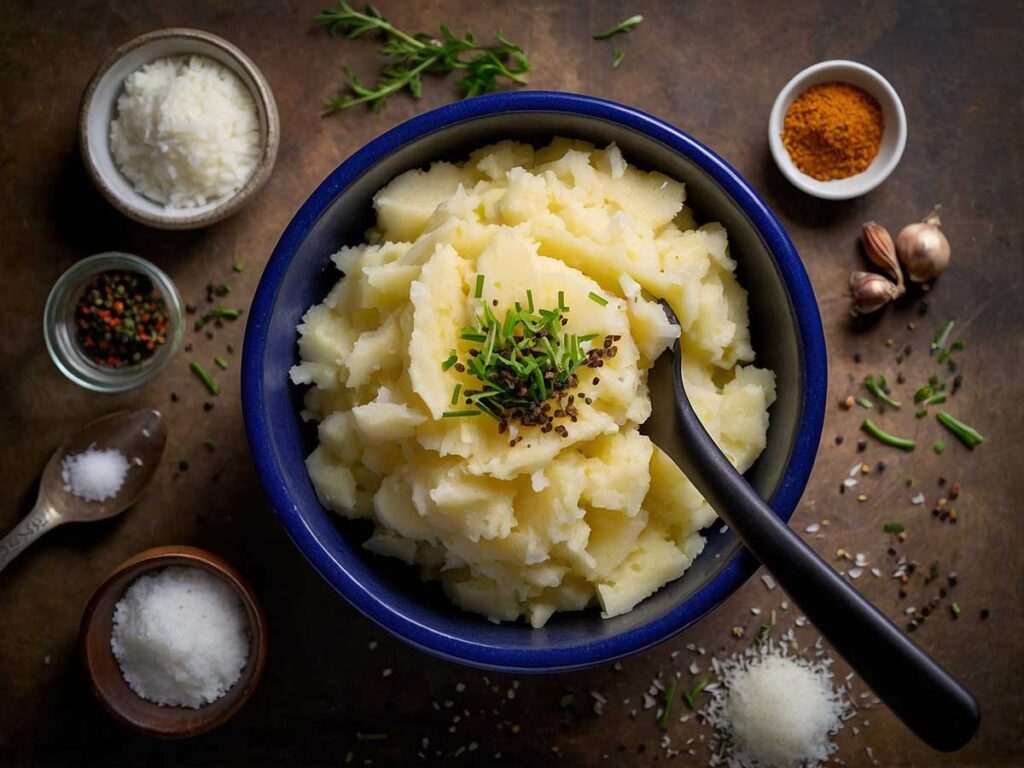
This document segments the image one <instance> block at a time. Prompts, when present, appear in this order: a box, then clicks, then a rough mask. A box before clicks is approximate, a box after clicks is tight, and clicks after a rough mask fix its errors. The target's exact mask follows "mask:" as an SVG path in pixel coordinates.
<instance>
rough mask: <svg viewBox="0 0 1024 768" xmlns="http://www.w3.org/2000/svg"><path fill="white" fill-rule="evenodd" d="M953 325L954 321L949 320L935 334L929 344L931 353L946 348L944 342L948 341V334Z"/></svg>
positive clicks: (951, 330)
mask: <svg viewBox="0 0 1024 768" xmlns="http://www.w3.org/2000/svg"><path fill="white" fill-rule="evenodd" d="M953 325H954V321H953V320H950V321H949V322H948V323H946V324H945V325H944V326H942V328H940V329H939V332H938V333H937V334H935V338H934V339H932V344H931V349H932V352H936V351H938V350H940V349H942V348H944V347H945V346H946V342H947V341H949V334H951V333H952V332H953Z"/></svg>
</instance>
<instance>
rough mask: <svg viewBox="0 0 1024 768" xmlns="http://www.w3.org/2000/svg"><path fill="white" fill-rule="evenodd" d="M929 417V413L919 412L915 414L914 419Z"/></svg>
mask: <svg viewBox="0 0 1024 768" xmlns="http://www.w3.org/2000/svg"><path fill="white" fill-rule="evenodd" d="M927 415H928V411H918V412H917V413H915V414H914V418H915V419H923V418H924V417H925V416H927Z"/></svg>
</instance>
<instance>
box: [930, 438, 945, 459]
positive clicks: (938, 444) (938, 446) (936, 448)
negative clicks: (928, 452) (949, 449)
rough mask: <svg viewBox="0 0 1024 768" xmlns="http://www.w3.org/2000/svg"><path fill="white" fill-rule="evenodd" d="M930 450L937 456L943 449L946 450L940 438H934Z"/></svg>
mask: <svg viewBox="0 0 1024 768" xmlns="http://www.w3.org/2000/svg"><path fill="white" fill-rule="evenodd" d="M932 450H933V451H935V455H936V456H937V455H939V454H941V453H942V452H943V451H944V450H946V444H945V443H944V442H942V441H941V440H936V441H935V442H934V443H933V444H932Z"/></svg>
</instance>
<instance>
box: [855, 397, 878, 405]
mask: <svg viewBox="0 0 1024 768" xmlns="http://www.w3.org/2000/svg"><path fill="white" fill-rule="evenodd" d="M855 402H856V403H857V405H859V406H860V407H861V408H874V407H875V405H874V403H872V402H871V401H870V400H868V399H867V398H866V397H858V398H856V401H855Z"/></svg>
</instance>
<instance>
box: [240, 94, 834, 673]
mask: <svg viewBox="0 0 1024 768" xmlns="http://www.w3.org/2000/svg"><path fill="white" fill-rule="evenodd" d="M554 136H567V137H574V138H582V139H586V140H589V141H592V142H595V143H597V144H598V145H605V144H607V143H609V142H612V141H614V142H616V143H617V144H618V146H619V147H620V148H621V149H622V151H623V153H624V155H625V156H626V158H627V159H628V160H629V161H630V162H631V163H634V164H636V165H637V166H639V167H640V168H644V169H650V170H658V171H661V172H663V173H665V174H668V175H669V176H672V177H674V178H677V179H681V180H683V181H685V182H686V185H687V202H688V203H689V204H690V205H692V206H693V207H694V209H695V211H696V212H697V215H698V219H699V220H702V221H720V222H722V223H723V224H724V225H725V227H726V229H727V230H728V232H729V236H730V242H731V253H732V255H733V257H734V258H735V259H736V260H737V262H738V265H739V266H738V268H737V272H738V275H739V279H740V282H741V283H742V284H743V286H745V287H746V288H747V289H748V291H749V293H750V314H751V327H752V330H753V343H754V348H755V349H756V350H757V354H758V362H759V363H760V364H761V365H765V366H768V367H769V368H772V369H774V370H775V372H776V374H777V376H778V391H779V397H778V400H777V401H776V403H775V404H774V405H773V406H772V410H771V427H770V429H769V432H768V445H767V449H766V450H765V452H764V454H763V455H762V456H761V458H760V459H759V460H758V462H757V464H756V465H755V466H754V467H752V468H751V469H750V471H749V472H748V473H747V477H748V478H749V480H750V481H751V482H752V483H753V485H754V487H755V488H756V489H757V490H758V491H759V492H760V493H761V494H762V495H763V496H764V497H765V498H767V499H770V500H771V503H772V506H773V508H774V509H775V511H776V512H777V513H778V515H779V516H780V517H781V518H783V519H784V520H785V519H788V518H789V516H790V515H791V514H792V512H793V508H794V507H795V505H796V503H797V500H798V499H799V498H800V494H801V492H802V491H803V488H804V484H805V483H806V482H807V478H808V475H809V474H810V471H811V465H812V463H813V461H814V455H815V452H816V450H817V447H818V439H819V436H820V433H821V424H822V419H823V416H824V403H825V390H826V364H825V345H824V340H823V335H822V328H821V320H820V317H819V314H818V308H817V305H816V303H815V300H814V294H813V293H812V290H811V286H810V283H809V282H808V279H807V275H806V273H805V272H804V269H803V266H802V265H801V263H800V258H799V257H798V255H797V253H796V250H795V249H794V248H793V244H792V243H791V242H790V240H789V238H788V237H787V235H786V233H785V231H784V230H783V229H782V226H781V225H780V224H779V222H778V220H777V219H776V218H775V216H774V215H773V214H772V213H771V211H770V210H768V207H767V206H766V205H765V203H764V202H763V201H762V200H761V198H760V197H758V195H757V194H756V193H755V192H754V191H753V190H752V189H751V188H750V186H749V185H748V184H747V183H746V182H745V181H744V180H743V179H742V178H741V177H740V176H739V174H737V173H736V171H734V170H733V169H732V168H731V167H729V165H728V164H726V163H725V161H723V160H722V159H721V158H720V157H718V156H717V155H716V154H714V153H713V152H712V151H711V150H709V149H708V148H707V147H705V146H703V145H702V144H700V143H699V142H697V141H696V140H695V139H693V138H691V137H690V136H687V135H686V134H685V133H683V132H682V131H680V130H679V129H677V128H675V127H673V126H671V125H669V124H667V123H665V122H663V121H661V120H658V119H656V118H654V117H651V116H650V115H647V114H644V113H643V112H640V111H638V110H636V109H632V108H630V107H626V106H622V105H620V104H615V103H612V102H608V101H603V100H600V99H595V98H591V97H588V96H579V95H573V94H564V93H550V92H514V93H503V94H495V95H488V96H482V97H478V98H475V99H470V100H467V101H462V102H458V103H455V104H450V105H448V106H445V107H442V108H440V109H437V110H434V111H433V112H428V113H426V114H424V115H420V116H418V117H415V118H413V119H412V120H409V121H408V122H406V123H403V124H401V125H399V126H398V127H397V128H394V129H392V130H390V131H388V132H387V133H385V134H384V135H382V136H380V137H379V138H377V139H375V140H374V141H372V142H370V143H369V144H367V145H366V146H365V147H363V148H362V149H360V150H359V151H358V152H356V153H355V154H354V155H352V156H351V157H350V158H349V159H348V160H346V161H345V162H344V163H343V164H342V165H340V166H339V167H338V168H337V169H336V170H335V171H334V172H333V173H331V174H330V175H329V176H328V177H327V179H326V180H325V181H324V182H323V183H322V184H321V185H320V187H319V188H318V189H317V190H316V191H315V192H313V194H312V196H311V197H310V198H309V199H308V200H307V201H306V203H305V204H304V205H303V206H302V207H301V208H300V209H299V211H298V213H297V214H296V215H295V217H294V219H292V221H291V223H290V224H289V225H288V227H287V229H286V230H285V232H284V234H283V235H282V236H281V239H280V241H279V242H278V244H277V247H276V249H275V250H274V253H273V255H272V256H271V258H270V260H269V262H268V263H267V266H266V269H265V271H264V274H263V277H262V279H261V281H260V285H259V288H258V290H257V292H256V296H255V299H254V301H253V304H252V308H251V310H250V314H249V321H248V327H247V330H246V337H245V350H244V361H243V372H242V390H243V392H242V396H243V409H244V415H245V422H246V429H247V432H248V437H249V443H250V446H251V449H252V453H253V456H254V458H255V462H256V466H257V468H258V470H259V475H260V478H261V480H262V482H263V485H264V488H265V489H266V491H267V493H268V495H269V496H270V500H271V502H272V503H273V506H274V508H275V509H276V511H277V514H278V516H279V518H280V520H281V522H282V523H283V524H284V526H285V528H286V529H287V531H288V533H289V534H290V535H291V537H292V539H293V540H294V541H295V543H296V545H297V546H298V547H299V549H300V550H302V552H303V553H304V554H305V556H306V557H307V558H308V559H309V561H310V562H311V563H312V565H313V566H314V567H315V568H316V569H317V570H318V571H319V572H320V573H321V575H323V577H324V578H326V579H327V581H329V582H330V583H331V584H332V585H333V586H334V587H335V588H336V589H337V590H338V591H339V592H340V593H341V594H342V595H344V596H345V597H346V598H347V599H348V600H349V601H350V602H351V603H352V604H353V605H354V606H355V607H356V608H358V609H359V610H360V611H362V612H363V613H364V614H366V615H367V616H368V617H370V618H371V619H372V620H373V621H375V622H377V623H378V624H380V625H381V626H382V627H384V628H385V629H386V630H388V631H390V632H392V633H393V634H395V635H396V636H398V637H400V638H402V639H403V640H405V641H407V642H408V643H410V644H412V645H414V646H416V647H419V648H421V649H423V650H426V651H429V652H430V653H433V654H436V655H438V656H441V657H444V658H447V659H451V660H454V661H458V662H462V663H466V664H471V665H475V666H479V667H485V668H492V669H500V670H508V671H522V672H542V671H550V670H565V669H573V668H581V667H587V666H590V665H593V664H597V663H601V662H606V661H610V660H612V659H616V658H619V657H622V656H625V655H627V654H630V653H633V652H636V651H639V650H641V649H644V648H647V647H649V646H652V645H654V644H656V643H659V642H661V641H663V640H665V639H666V638H668V637H671V636H672V635H674V634H675V633H677V632H679V631H681V630H683V629H685V628H686V627H688V626H689V625H691V624H692V623H694V622H695V621H697V620H698V619H700V618H701V617H702V616H704V615H705V614H706V613H708V612H709V611H710V610H712V609H713V608H715V607H716V606H717V605H719V604H720V603H721V602H722V601H723V600H725V598H726V597H728V595H729V594H731V593H732V592H733V591H734V590H735V589H736V588H737V587H739V586H740V585H741V584H742V583H743V582H744V581H745V580H746V579H747V578H748V577H749V576H750V575H751V574H752V573H753V572H754V570H755V568H756V564H755V562H754V561H753V559H752V558H751V557H750V556H749V555H747V554H746V553H744V552H743V550H742V548H741V547H740V545H739V543H738V542H737V540H736V539H735V537H734V536H733V535H732V534H731V533H730V532H728V531H722V530H720V528H721V527H720V526H717V525H716V526H714V527H712V528H711V529H709V530H708V531H707V533H708V542H707V546H706V548H705V550H704V553H703V554H702V555H701V556H700V557H699V558H698V559H697V560H696V561H695V563H694V564H693V566H692V567H691V568H690V570H689V571H687V572H686V574H685V575H684V576H683V577H682V578H680V579H678V580H677V581H674V582H672V583H671V584H669V585H667V586H666V587H664V588H663V589H661V590H659V591H658V592H656V593H655V594H654V595H652V596H651V597H650V598H648V599H647V600H645V601H643V602H642V603H641V604H640V605H638V606H637V607H636V608H635V609H634V610H633V611H631V612H630V613H628V614H626V615H624V616H618V617H616V618H614V619H610V620H603V619H601V617H600V615H599V612H598V611H597V610H589V611H584V612H577V613H564V614H556V615H555V616H554V617H553V618H552V619H551V620H550V621H549V622H548V624H547V626H545V627H544V628H543V629H537V630H535V629H531V628H530V627H529V626H526V625H524V624H522V623H505V624H500V625H498V624H492V623H491V622H489V621H487V620H486V619H484V618H483V617H481V616H478V615H475V614H470V613H466V612H463V611H461V610H460V609H459V608H457V607H455V606H454V605H453V604H452V603H450V602H449V601H448V600H447V599H446V598H445V597H444V595H443V594H442V591H441V588H440V586H439V584H437V583H424V582H422V581H421V580H420V578H419V575H418V574H417V572H416V571H415V570H414V569H412V568H410V567H408V566H405V565H403V564H401V563H399V562H398V561H395V560H391V559H388V558H382V557H379V556H377V555H373V554H370V553H369V552H367V551H365V550H363V549H362V548H361V546H360V545H361V543H362V541H363V540H365V538H366V536H367V535H368V533H369V527H368V526H367V525H365V524H360V522H358V521H348V520H343V519H341V518H340V517H338V516H337V515H335V514H332V513H329V512H327V511H326V510H325V509H324V508H323V507H322V506H321V505H320V503H319V501H318V500H317V497H316V493H315V491H314V489H313V485H312V483H311V482H310V480H309V476H308V475H307V473H306V467H305V465H304V463H303V460H304V459H305V457H306V456H307V455H308V454H309V452H310V451H311V450H312V447H313V446H314V445H315V442H314V441H315V438H316V430H315V429H313V428H311V425H306V424H304V423H303V422H302V420H301V418H300V417H299V411H300V410H301V407H302V405H301V400H302V392H300V391H299V390H298V388H296V387H293V386H291V385H290V384H289V381H288V369H289V368H290V367H291V366H292V365H293V364H294V363H295V362H296V360H297V346H296V341H297V335H296V331H295V326H296V324H297V323H298V322H299V318H300V317H301V316H302V314H303V313H304V312H305V311H306V309H307V308H308V307H309V306H310V305H311V304H315V303H317V302H319V301H321V300H322V299H323V298H324V296H325V295H326V293H327V291H328V290H329V289H330V287H331V286H332V285H333V284H334V283H335V282H336V281H337V279H338V275H337V272H336V271H335V270H334V269H333V268H332V267H330V262H329V257H330V255H331V254H332V253H334V252H335V251H336V250H337V249H338V248H339V247H340V246H341V245H345V244H355V243H360V242H362V240H363V233H364V232H365V230H366V228H367V227H368V226H369V225H370V223H371V222H372V220H373V210H372V197H373V194H374V193H375V192H376V191H377V190H379V189H380V188H381V187H383V186H384V185H385V184H386V183H387V182H388V181H390V180H391V179H392V178H394V177H395V176H397V175H398V174H400V173H402V172H404V171H406V170H409V169H410V168H419V167H422V166H425V165H427V164H428V163H429V162H430V161H432V160H438V159H451V160H461V159H465V157H466V156H467V155H468V154H469V152H470V151H471V150H473V149H476V148H478V147H481V146H484V145H486V144H489V143H491V142H495V141H498V140H501V139H510V138H511V139H519V140H522V141H528V142H533V143H535V144H543V143H547V142H549V141H550V140H551V138H552V137H554ZM657 407H662V408H667V410H663V411H662V413H670V412H671V409H672V405H671V403H664V404H662V405H660V406H657ZM663 447H664V446H663ZM666 450H669V452H670V453H671V452H672V449H671V447H668V448H666ZM363 523H365V521H363Z"/></svg>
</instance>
